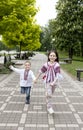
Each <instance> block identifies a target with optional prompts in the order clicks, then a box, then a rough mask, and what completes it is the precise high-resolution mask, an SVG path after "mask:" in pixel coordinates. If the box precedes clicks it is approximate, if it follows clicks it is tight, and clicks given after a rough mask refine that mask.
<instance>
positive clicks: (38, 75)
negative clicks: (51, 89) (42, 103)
mask: <svg viewBox="0 0 83 130" xmlns="http://www.w3.org/2000/svg"><path fill="white" fill-rule="evenodd" d="M41 74H42V72H40V71H39V73H38V74H37V76H36V78H35V80H34V83H36V82H37V80H38V78H39V77H40V75H41Z"/></svg>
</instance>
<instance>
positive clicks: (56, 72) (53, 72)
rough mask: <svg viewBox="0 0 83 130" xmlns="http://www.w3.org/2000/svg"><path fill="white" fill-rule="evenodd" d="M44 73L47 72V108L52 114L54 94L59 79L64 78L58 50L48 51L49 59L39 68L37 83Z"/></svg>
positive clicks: (45, 79)
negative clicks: (61, 72)
mask: <svg viewBox="0 0 83 130" xmlns="http://www.w3.org/2000/svg"><path fill="white" fill-rule="evenodd" d="M42 73H45V75H44V77H43V79H44V82H45V90H46V102H47V110H48V112H49V113H50V114H53V113H54V110H53V107H52V101H51V100H52V95H53V93H54V90H55V88H56V86H57V84H58V80H59V79H60V78H62V76H61V74H60V65H59V57H58V53H57V52H56V51H53V50H52V51H50V52H49V53H48V61H47V62H46V63H45V64H44V65H43V66H42V68H41V69H40V70H39V73H38V75H37V77H36V79H35V83H36V82H37V79H38V78H39V76H40V75H41V74H42Z"/></svg>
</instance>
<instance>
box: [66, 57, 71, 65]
mask: <svg viewBox="0 0 83 130" xmlns="http://www.w3.org/2000/svg"><path fill="white" fill-rule="evenodd" d="M64 62H66V63H69V64H71V63H72V59H71V58H66V59H64Z"/></svg>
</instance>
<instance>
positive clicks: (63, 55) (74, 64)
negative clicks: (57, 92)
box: [59, 52, 83, 78]
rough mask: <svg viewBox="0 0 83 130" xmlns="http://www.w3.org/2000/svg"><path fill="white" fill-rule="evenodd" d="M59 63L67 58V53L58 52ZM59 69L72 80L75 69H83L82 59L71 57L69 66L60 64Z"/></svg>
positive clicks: (82, 75) (82, 74) (82, 76)
mask: <svg viewBox="0 0 83 130" xmlns="http://www.w3.org/2000/svg"><path fill="white" fill-rule="evenodd" d="M59 57H60V61H63V59H65V58H68V55H67V53H65V52H59ZM61 68H62V69H63V70H65V71H66V72H67V73H68V74H70V75H71V76H72V77H73V78H76V74H77V72H76V69H78V68H80V69H83V58H82V57H76V56H73V60H72V63H71V64H61ZM81 78H83V73H81Z"/></svg>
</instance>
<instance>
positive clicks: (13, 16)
mask: <svg viewBox="0 0 83 130" xmlns="http://www.w3.org/2000/svg"><path fill="white" fill-rule="evenodd" d="M36 13H37V9H36V8H35V0H9V1H7V0H5V1H4V0H0V28H1V30H0V34H1V35H2V36H3V41H4V42H5V44H6V45H7V46H8V47H12V46H20V50H25V49H26V48H27V50H36V49H38V48H40V45H41V44H40V42H39V37H40V27H39V25H37V24H36V22H35V19H34V17H35V15H36Z"/></svg>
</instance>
